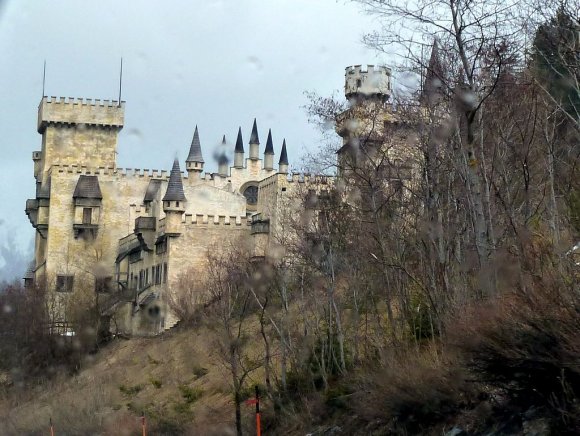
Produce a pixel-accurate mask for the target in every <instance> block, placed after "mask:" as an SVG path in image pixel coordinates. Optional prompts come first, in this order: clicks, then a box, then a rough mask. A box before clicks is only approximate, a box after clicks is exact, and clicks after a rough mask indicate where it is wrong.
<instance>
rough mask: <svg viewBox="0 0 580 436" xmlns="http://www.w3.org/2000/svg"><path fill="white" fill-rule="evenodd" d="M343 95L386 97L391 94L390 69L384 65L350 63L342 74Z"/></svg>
mask: <svg viewBox="0 0 580 436" xmlns="http://www.w3.org/2000/svg"><path fill="white" fill-rule="evenodd" d="M344 95H345V96H346V97H347V98H348V97H351V96H355V95H362V96H369V97H370V96H380V97H382V98H383V99H385V100H386V99H388V98H389V97H390V95H391V69H390V68H388V67H385V66H375V65H367V66H366V68H365V67H363V66H362V65H352V66H349V67H346V69H345V74H344Z"/></svg>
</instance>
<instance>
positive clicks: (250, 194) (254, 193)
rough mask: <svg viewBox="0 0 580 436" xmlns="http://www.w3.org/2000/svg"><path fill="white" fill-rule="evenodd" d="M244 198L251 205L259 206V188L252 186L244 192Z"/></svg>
mask: <svg viewBox="0 0 580 436" xmlns="http://www.w3.org/2000/svg"><path fill="white" fill-rule="evenodd" d="M244 197H246V201H247V203H248V204H249V205H252V206H253V205H255V204H258V187H257V186H256V185H250V186H248V187H247V188H246V189H245V190H244Z"/></svg>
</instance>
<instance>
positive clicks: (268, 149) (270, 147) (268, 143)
mask: <svg viewBox="0 0 580 436" xmlns="http://www.w3.org/2000/svg"><path fill="white" fill-rule="evenodd" d="M264 154H274V144H272V129H269V130H268V140H267V141H266V149H265V150H264Z"/></svg>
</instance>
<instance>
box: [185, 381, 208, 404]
mask: <svg viewBox="0 0 580 436" xmlns="http://www.w3.org/2000/svg"><path fill="white" fill-rule="evenodd" d="M179 391H180V392H181V396H182V397H183V399H184V400H185V402H186V403H187V404H193V403H195V402H196V401H197V400H199V399H200V398H201V396H202V395H203V390H202V389H199V388H194V387H191V386H187V385H180V386H179Z"/></svg>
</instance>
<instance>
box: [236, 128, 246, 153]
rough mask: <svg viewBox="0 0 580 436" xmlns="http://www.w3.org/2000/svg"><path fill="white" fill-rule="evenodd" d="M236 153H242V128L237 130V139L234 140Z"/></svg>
mask: <svg viewBox="0 0 580 436" xmlns="http://www.w3.org/2000/svg"><path fill="white" fill-rule="evenodd" d="M234 151H235V152H236V153H243V152H244V141H243V140H242V128H241V127H240V128H239V129H238V139H236V148H235V150H234Z"/></svg>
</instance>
